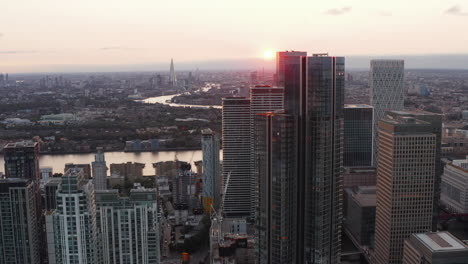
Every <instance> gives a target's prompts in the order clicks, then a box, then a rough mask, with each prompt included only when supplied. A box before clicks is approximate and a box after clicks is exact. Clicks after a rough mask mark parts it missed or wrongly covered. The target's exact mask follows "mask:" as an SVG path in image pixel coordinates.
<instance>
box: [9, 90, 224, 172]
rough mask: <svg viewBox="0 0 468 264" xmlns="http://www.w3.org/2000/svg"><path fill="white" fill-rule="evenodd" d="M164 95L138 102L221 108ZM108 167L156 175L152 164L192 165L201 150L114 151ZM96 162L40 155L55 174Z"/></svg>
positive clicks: (109, 155)
mask: <svg viewBox="0 0 468 264" xmlns="http://www.w3.org/2000/svg"><path fill="white" fill-rule="evenodd" d="M213 85H216V84H207V85H206V86H205V87H203V88H201V90H202V91H207V90H209V89H210V88H211V87H213ZM181 94H183V93H179V94H173V95H163V96H157V97H150V98H146V99H144V100H138V101H139V102H143V103H148V104H156V103H159V104H165V105H169V106H172V107H194V108H210V107H213V108H221V106H219V105H213V106H210V105H188V104H175V103H168V102H166V101H168V100H169V101H170V100H171V99H172V98H173V97H175V96H178V95H181ZM220 155H221V153H220ZM105 157H106V162H107V166H108V167H109V166H110V164H111V163H123V162H128V161H130V162H139V163H145V164H146V166H145V168H144V170H143V174H144V175H154V168H153V166H152V163H155V162H159V161H171V160H175V159H176V158H177V159H179V160H180V161H187V162H189V161H191V162H192V165H193V162H194V161H198V160H201V159H202V152H201V150H188V151H159V152H123V151H114V152H106V153H105ZM92 161H94V153H85V154H44V155H40V158H39V166H40V167H41V168H42V167H52V169H53V171H54V173H62V172H63V169H64V167H65V164H66V163H76V164H83V163H91V162H92ZM3 171H4V160H3V155H0V172H3Z"/></svg>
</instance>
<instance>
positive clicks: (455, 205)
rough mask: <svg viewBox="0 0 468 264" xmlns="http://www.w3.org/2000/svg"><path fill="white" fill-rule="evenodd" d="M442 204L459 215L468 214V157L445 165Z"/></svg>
mask: <svg viewBox="0 0 468 264" xmlns="http://www.w3.org/2000/svg"><path fill="white" fill-rule="evenodd" d="M440 200H441V203H442V204H443V205H445V206H446V207H448V208H449V210H450V211H452V212H454V213H457V214H468V157H467V159H464V160H454V161H452V162H451V163H448V164H447V165H445V168H444V174H443V175H442V193H441V197H440Z"/></svg>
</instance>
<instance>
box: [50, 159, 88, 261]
mask: <svg viewBox="0 0 468 264" xmlns="http://www.w3.org/2000/svg"><path fill="white" fill-rule="evenodd" d="M56 201H57V208H56V209H55V210H54V211H53V212H50V213H48V214H46V227H48V228H51V227H52V228H53V232H51V230H50V229H49V230H47V234H48V238H47V242H48V247H49V251H51V250H53V251H55V260H54V261H55V263H58V264H91V263H96V231H97V230H96V205H95V198H94V185H93V183H92V182H91V181H90V180H86V179H85V178H84V173H83V170H82V169H79V168H74V169H69V170H68V171H67V172H66V173H65V174H64V175H63V176H62V183H61V184H60V185H59V188H58V191H57V197H56ZM52 234H53V238H52V237H50V236H51V235H52ZM49 235H50V236H49Z"/></svg>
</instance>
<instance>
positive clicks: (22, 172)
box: [3, 141, 41, 182]
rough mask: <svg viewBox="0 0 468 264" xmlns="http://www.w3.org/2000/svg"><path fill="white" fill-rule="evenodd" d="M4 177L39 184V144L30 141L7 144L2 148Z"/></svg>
mask: <svg viewBox="0 0 468 264" xmlns="http://www.w3.org/2000/svg"><path fill="white" fill-rule="evenodd" d="M3 151H4V155H3V156H4V159H5V177H6V178H21V179H30V180H35V181H37V182H39V180H40V176H41V175H40V172H39V144H37V143H36V142H32V141H23V142H16V143H8V144H7V145H6V146H5V147H4V148H3Z"/></svg>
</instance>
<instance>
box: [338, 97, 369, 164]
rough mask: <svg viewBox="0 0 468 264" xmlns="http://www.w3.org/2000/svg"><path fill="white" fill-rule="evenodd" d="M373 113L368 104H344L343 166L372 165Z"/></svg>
mask: <svg viewBox="0 0 468 264" xmlns="http://www.w3.org/2000/svg"><path fill="white" fill-rule="evenodd" d="M373 115H374V109H373V108H372V106H370V105H362V104H360V105H356V104H350V105H345V108H344V133H343V139H344V149H343V166H345V167H368V166H372V163H373V162H372V156H373V125H372V124H373V118H374V117H373Z"/></svg>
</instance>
